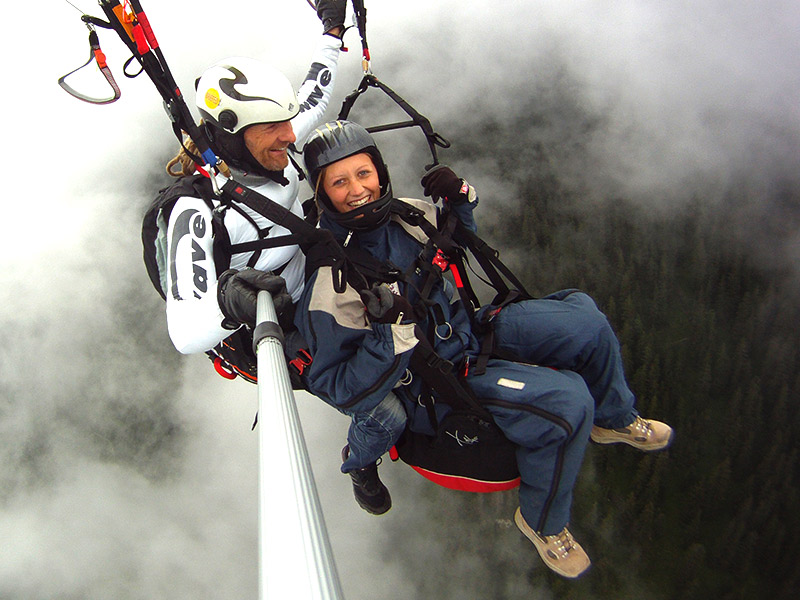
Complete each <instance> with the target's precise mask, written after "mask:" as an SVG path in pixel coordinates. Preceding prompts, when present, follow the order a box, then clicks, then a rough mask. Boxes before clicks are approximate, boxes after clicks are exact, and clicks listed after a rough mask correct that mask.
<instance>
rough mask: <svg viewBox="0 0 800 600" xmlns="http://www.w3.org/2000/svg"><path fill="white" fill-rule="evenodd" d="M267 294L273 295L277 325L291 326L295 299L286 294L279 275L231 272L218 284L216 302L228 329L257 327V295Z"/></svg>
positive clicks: (284, 284) (282, 280) (230, 270)
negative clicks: (266, 292)
mask: <svg viewBox="0 0 800 600" xmlns="http://www.w3.org/2000/svg"><path fill="white" fill-rule="evenodd" d="M261 290H266V291H268V292H269V293H270V294H271V295H272V302H273V304H274V305H275V313H276V314H277V315H278V322H279V323H280V325H281V326H282V327H283V325H284V322H286V321H287V316H288V319H289V320H288V322H289V323H290V322H291V319H292V318H293V313H294V306H293V305H292V297H291V296H290V295H289V293H288V292H287V291H286V280H285V279H284V278H283V277H281V276H280V275H273V274H272V273H269V272H268V271H257V270H256V269H250V268H247V269H243V270H241V271H237V270H236V269H228V270H227V271H225V272H224V273H223V274H222V275H220V276H219V281H218V282H217V302H219V307H220V308H221V309H222V314H223V315H225V319H224V320H223V321H222V326H223V327H224V328H225V329H238V328H239V327H240V326H241V325H250V326H254V325H255V324H256V302H257V299H258V292H260V291H261Z"/></svg>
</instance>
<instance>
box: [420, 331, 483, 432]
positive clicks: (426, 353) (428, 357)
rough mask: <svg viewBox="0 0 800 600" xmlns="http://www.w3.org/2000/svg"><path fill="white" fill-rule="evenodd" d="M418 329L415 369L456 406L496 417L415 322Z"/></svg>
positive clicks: (440, 395)
mask: <svg viewBox="0 0 800 600" xmlns="http://www.w3.org/2000/svg"><path fill="white" fill-rule="evenodd" d="M414 332H415V334H416V336H417V339H418V340H419V342H418V343H417V346H416V348H414V352H413V354H412V355H411V362H410V363H409V367H410V369H411V371H412V372H413V373H417V374H419V375H420V377H422V380H423V381H424V382H425V384H426V385H427V386H428V387H429V388H430V389H431V390H433V391H435V392H436V394H437V396H439V397H441V398H442V399H443V400H446V401H447V402H448V403H449V404H451V405H454V408H462V409H467V410H470V411H473V412H476V413H477V414H479V415H480V416H482V417H483V418H486V419H488V420H492V415H491V413H490V412H489V411H488V410H487V409H486V408H485V407H484V406H483V405H482V404H481V402H480V400H478V398H477V397H476V396H475V392H473V391H472V388H471V387H470V386H469V384H467V382H466V381H465V380H464V379H462V378H460V377H459V376H458V375H457V374H456V372H455V369H454V365H453V363H452V362H450V361H449V360H445V359H443V358H442V357H441V356H439V355H438V354H437V353H436V351H435V350H434V349H433V346H432V345H431V343H430V341H429V340H428V338H427V336H425V335H424V332H423V331H422V328H421V327H420V326H419V325H415V326H414ZM432 425H435V423H432Z"/></svg>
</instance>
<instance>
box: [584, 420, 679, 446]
mask: <svg viewBox="0 0 800 600" xmlns="http://www.w3.org/2000/svg"><path fill="white" fill-rule="evenodd" d="M590 437H591V438H592V441H593V442H594V443H596V444H628V445H630V446H633V447H634V448H638V449H639V450H642V451H644V452H655V451H656V450H663V449H664V448H666V447H668V446H669V445H670V444H671V443H672V438H673V437H674V432H673V431H672V427H670V426H669V425H667V424H666V423H662V422H661V421H651V420H647V419H643V418H642V417H639V416H637V417H636V420H635V421H634V422H633V423H631V424H630V425H628V426H627V427H621V428H619V429H605V428H603V427H598V426H597V425H594V426H592V432H591V434H590Z"/></svg>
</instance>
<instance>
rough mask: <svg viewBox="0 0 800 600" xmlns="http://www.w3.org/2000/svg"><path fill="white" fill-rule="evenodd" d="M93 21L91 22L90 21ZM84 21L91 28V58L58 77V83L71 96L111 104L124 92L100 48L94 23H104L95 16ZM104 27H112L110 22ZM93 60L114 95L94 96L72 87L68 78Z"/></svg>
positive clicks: (90, 101)
mask: <svg viewBox="0 0 800 600" xmlns="http://www.w3.org/2000/svg"><path fill="white" fill-rule="evenodd" d="M90 21H91V22H90ZM84 22H85V23H86V27H88V28H89V60H87V61H86V62H85V63H83V64H82V65H81V66H80V67H78V68H77V69H73V70H72V71H70V72H69V73H67V74H66V75H64V76H63V77H60V78H59V79H58V85H60V86H61V87H62V88H63V89H64V91H66V92H67V93H68V94H69V95H70V96H73V97H75V98H77V99H78V100H83V101H84V102H89V103H90V104H111V103H112V102H116V101H117V100H119V98H120V96H122V92H121V91H120V89H119V85H117V82H116V80H115V79H114V75H113V74H112V73H111V69H109V67H108V63H106V55H105V54H103V51H102V50H101V49H100V39H99V38H98V36H97V32H96V31H95V29H94V24H96V23H98V22H99V23H103V21H100V20H99V19H95V18H93V17H85V18H84ZM102 26H104V27H106V26H107V27H111V26H110V25H108V23H105V24H104V25H102ZM92 61H95V62H96V63H97V67H98V68H99V69H100V72H101V73H102V74H103V77H105V79H106V82H108V85H109V87H110V88H111V91H112V95H111V96H110V97H106V98H93V97H91V96H88V95H86V94H82V93H81V92H79V91H78V90H76V89H74V88H73V87H71V86H70V85H69V84H68V83H67V82H66V79H67V77H69V76H70V75H72V74H74V73H77V72H78V71H80V70H81V69H83V68H84V67H87V66H88V65H89V64H91V62H92Z"/></svg>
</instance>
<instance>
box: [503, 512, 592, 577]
mask: <svg viewBox="0 0 800 600" xmlns="http://www.w3.org/2000/svg"><path fill="white" fill-rule="evenodd" d="M514 522H515V523H516V524H517V527H519V530H520V531H521V532H522V533H523V534H525V537H527V538H528V539H529V540H530V541H531V542H533V545H534V547H535V548H536V551H537V552H538V553H539V556H540V557H541V558H542V560H543V561H544V564H546V565H547V566H548V567H549V568H550V569H552V570H553V571H555V572H556V573H558V574H559V575H561V576H562V577H568V578H569V579H574V578H576V577H578V576H580V575H581V574H582V573H584V572H585V571H586V569H588V568H589V567H590V566H591V564H592V561H591V560H589V557H588V556H587V554H586V552H584V551H583V548H581V545H580V544H579V543H578V542H576V541H575V539H574V538H573V537H572V534H571V533H570V532H569V530H568V529H567V528H566V527H564V529H563V530H562V531H561V533H558V534H556V535H540V534H538V533H536V532H535V531H534V530H533V529H531V527H530V525H528V523H527V522H526V521H525V518H524V517H523V516H522V512H521V511H520V509H519V508H517V511H516V512H515V513H514Z"/></svg>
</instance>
